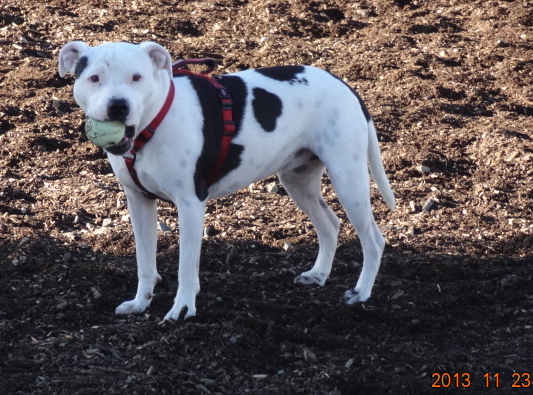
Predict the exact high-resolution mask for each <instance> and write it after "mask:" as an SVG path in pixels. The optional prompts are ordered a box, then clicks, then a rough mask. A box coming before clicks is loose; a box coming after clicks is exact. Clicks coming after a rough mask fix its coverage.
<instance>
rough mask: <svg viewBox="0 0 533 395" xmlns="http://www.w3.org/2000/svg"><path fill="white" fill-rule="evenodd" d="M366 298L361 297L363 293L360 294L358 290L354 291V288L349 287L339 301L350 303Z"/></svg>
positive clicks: (364, 300) (363, 300)
mask: <svg viewBox="0 0 533 395" xmlns="http://www.w3.org/2000/svg"><path fill="white" fill-rule="evenodd" d="M368 298H369V297H368V296H367V297H366V298H365V297H363V295H361V293H359V291H356V290H355V289H349V290H348V291H346V292H345V293H344V295H342V298H341V301H342V302H343V303H344V304H348V305H351V304H355V303H358V302H361V303H362V302H366V301H367V300H368Z"/></svg>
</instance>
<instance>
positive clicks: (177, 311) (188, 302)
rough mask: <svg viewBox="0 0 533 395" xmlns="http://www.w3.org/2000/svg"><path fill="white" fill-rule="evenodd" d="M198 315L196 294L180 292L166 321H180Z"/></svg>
mask: <svg viewBox="0 0 533 395" xmlns="http://www.w3.org/2000/svg"><path fill="white" fill-rule="evenodd" d="M195 315H196V293H195V292H183V291H181V290H178V295H177V296H176V299H174V306H172V308H171V309H170V311H169V312H168V313H167V315H166V316H165V318H164V320H165V321H168V320H173V321H179V320H181V319H187V318H189V317H194V316H195Z"/></svg>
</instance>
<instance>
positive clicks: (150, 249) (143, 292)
mask: <svg viewBox="0 0 533 395" xmlns="http://www.w3.org/2000/svg"><path fill="white" fill-rule="evenodd" d="M126 197H127V200H128V208H129V212H130V219H131V224H132V226H133V234H134V236H135V246H136V255H137V276H138V278H139V283H138V286H137V294H136V295H135V299H133V300H130V301H127V302H124V303H122V304H121V305H120V306H118V307H117V309H116V311H115V312H116V313H117V314H131V313H142V312H143V311H145V310H146V308H147V307H148V306H149V305H150V302H151V301H152V297H153V292H154V286H155V285H156V283H158V282H159V281H161V276H160V275H159V273H158V272H157V267H156V249H157V202H156V200H152V199H147V198H145V197H144V196H143V195H142V193H141V192H139V191H137V190H128V189H126Z"/></svg>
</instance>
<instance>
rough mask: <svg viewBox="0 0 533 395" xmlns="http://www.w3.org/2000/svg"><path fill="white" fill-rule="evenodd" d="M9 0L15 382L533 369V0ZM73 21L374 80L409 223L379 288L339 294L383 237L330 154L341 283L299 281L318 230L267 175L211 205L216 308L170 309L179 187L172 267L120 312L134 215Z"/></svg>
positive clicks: (307, 389)
mask: <svg viewBox="0 0 533 395" xmlns="http://www.w3.org/2000/svg"><path fill="white" fill-rule="evenodd" d="M0 7H1V8H0V54H1V61H0V356H1V357H0V393H2V394H119V393H131V394H133V393H136V394H145V393H152V392H157V393H160V394H172V393H180V394H187V393H192V394H244V393H253V394H269V393H272V394H284V393H286V394H335V395H337V394H346V395H348V394H382V393H391V394H422V393H427V392H430V391H431V390H434V391H435V392H439V390H437V389H433V387H434V386H438V385H440V386H441V388H440V391H443V392H448V393H454V392H456V391H458V390H459V389H460V388H461V389H462V388H464V391H463V392H465V393H500V394H504V393H512V394H520V393H527V392H528V391H531V388H533V384H532V383H531V381H533V377H532V376H533V280H532V277H533V265H532V264H533V253H532V247H533V188H532V181H533V121H532V117H533V60H532V59H533V44H532V43H533V40H532V38H533V31H532V26H533V17H532V16H533V3H532V2H530V1H522V0H520V1H518V0H516V1H512V0H507V1H504V0H494V1H480V0H473V1H458V0H453V1H442V0H435V1H422V0H419V1H410V0H394V1H388V0H374V1H365V0H363V1H357V2H348V1H341V0H333V1H325V0H313V1H305V0H295V1H291V2H288V1H278V0H219V1H214V2H212V1H183V2H179V4H177V5H173V4H172V2H167V1H162V0H152V1H145V0H139V1H133V2H124V1H119V0H113V1H108V2H103V1H99V0H86V1H83V2H82V1H77V0H73V1H68V2H67V1H63V0H50V1H46V2H44V1H43V2H30V1H28V2H21V1H14V0H3V1H2V5H1V6H0ZM73 39H83V40H85V41H87V42H88V43H90V44H91V45H97V44H100V43H102V42H104V41H117V40H125V41H131V42H141V41H146V40H152V41H156V42H158V43H160V44H162V45H164V46H165V47H167V48H168V49H169V51H170V52H171V53H172V55H173V57H174V59H183V58H190V57H212V58H214V59H216V61H217V62H218V64H219V69H218V72H219V73H228V72H233V71H238V70H243V69H248V68H253V67H263V66H273V65H282V64H311V65H314V66H318V67H322V68H325V69H328V70H329V71H331V72H333V73H334V74H336V75H338V76H340V77H342V78H343V79H344V80H345V81H347V82H348V83H349V84H350V85H351V86H353V87H354V88H355V89H356V90H357V91H358V92H359V93H360V95H361V96H362V97H363V98H364V100H365V101H366V103H367V105H368V107H369V109H370V111H371V113H372V115H373V118H374V120H375V123H376V126H377V129H378V133H379V137H380V141H381V147H382V151H383V159H384V163H385V167H386V170H387V172H388V174H389V177H390V180H391V183H392V185H393V188H394V190H395V193H396V195H397V200H398V209H397V210H396V212H390V211H389V210H388V209H387V208H386V206H385V204H384V203H383V202H382V200H381V198H380V197H379V195H378V193H377V191H376V190H375V189H373V191H372V199H373V203H374V209H375V216H376V219H377V221H378V223H379V225H380V227H381V228H382V230H383V232H384V234H385V236H386V238H387V242H388V245H387V248H386V250H385V254H384V257H383V263H382V268H381V271H380V274H379V275H378V278H377V281H376V285H375V287H374V292H373V297H372V298H371V299H370V300H369V301H368V302H367V303H364V304H360V305H355V306H345V305H343V304H342V303H340V301H339V298H340V296H341V295H342V294H343V292H344V291H345V290H346V289H347V288H349V287H352V286H353V285H354V283H355V280H356V278H357V276H358V273H359V270H360V267H361V265H360V262H361V259H362V256H361V250H360V245H359V241H358V239H357V236H356V235H355V234H354V232H353V230H352V229H351V227H350V225H349V223H348V221H347V220H346V217H345V214H344V212H343V210H342V207H341V206H340V205H339V203H338V202H337V200H336V197H335V194H334V191H333V189H332V188H331V186H330V184H329V182H328V180H327V177H325V178H324V194H325V196H326V197H327V201H328V202H329V203H330V204H331V205H332V207H333V208H334V209H335V211H336V212H337V213H338V215H339V217H340V218H342V221H343V225H342V231H341V238H340V244H339V249H338V253H337V255H336V259H335V263H334V269H333V272H332V274H331V277H330V279H329V281H328V283H327V284H326V286H325V287H323V288H321V287H305V286H296V285H295V284H293V279H294V277H295V276H296V275H298V274H299V273H300V272H302V271H304V270H307V269H308V268H309V267H310V265H311V264H312V262H313V260H314V258H315V256H316V253H317V239H316V235H315V233H314V230H313V228H312V226H311V224H310V222H309V221H308V220H307V218H305V216H304V215H303V214H302V213H301V212H299V211H297V210H295V209H294V206H293V205H292V204H291V203H290V201H289V199H288V197H287V195H286V193H285V191H284V190H283V189H282V188H281V187H280V186H279V185H277V186H278V187H279V188H278V189H276V188H272V183H276V182H277V181H276V179H275V178H269V179H267V180H266V181H264V182H261V183H256V184H254V185H252V186H250V188H248V189H246V190H243V191H240V192H238V193H237V194H235V195H233V196H230V197H227V198H224V199H219V200H217V201H213V202H212V203H211V204H210V205H209V207H208V210H207V214H206V226H209V232H207V235H206V237H205V238H204V243H203V254H202V259H201V286H202V292H201V293H200V295H199V297H198V301H197V307H198V315H197V317H194V318H191V319H188V320H186V321H182V322H177V323H169V322H166V323H161V319H162V317H163V316H164V315H165V313H166V312H167V310H168V309H169V308H170V307H171V305H172V299H173V296H174V294H175V289H176V278H177V275H176V270H177V250H178V248H179V247H178V234H177V232H176V229H175V228H176V214H177V213H176V211H175V208H173V207H172V206H170V205H169V204H167V203H162V204H161V205H160V209H159V215H160V216H159V220H160V225H161V229H162V230H161V231H160V232H159V249H158V263H159V267H160V273H161V274H162V276H163V282H162V283H161V284H160V285H159V286H158V288H157V289H156V292H157V294H156V295H155V298H154V301H153V303H152V306H151V307H150V309H149V310H148V312H147V313H146V314H143V315H138V316H131V317H129V316H128V317H124V316H116V315H115V314H114V310H115V307H116V306H117V305H119V304H120V303H121V302H122V301H124V300H126V299H128V298H131V296H132V295H133V293H134V292H135V286H136V270H135V264H134V262H135V258H134V253H135V252H134V247H133V236H132V233H131V229H130V225H129V222H128V213H127V207H126V205H125V199H124V194H123V192H122V190H121V187H120V185H119V184H118V183H117V181H116V179H115V178H114V176H113V174H112V173H111V169H110V166H109V165H108V163H107V160H106V158H105V156H104V155H103V153H102V152H101V150H99V149H98V148H96V147H95V146H93V145H92V144H91V143H90V142H88V141H87V138H86V137H85V135H84V132H83V122H84V119H83V114H82V112H81V110H80V109H79V108H78V107H77V105H76V104H75V102H74V100H73V98H72V84H73V80H72V78H70V77H69V78H66V79H62V78H60V77H59V75H58V73H57V55H58V52H59V49H60V48H61V46H62V45H64V44H65V43H67V42H68V41H70V40H73ZM169 229H170V230H169ZM487 380H488V381H487ZM528 380H530V381H528ZM487 385H488V386H489V387H491V388H487ZM498 385H499V388H497V386H498ZM513 385H515V386H518V387H520V388H513ZM444 387H448V388H447V389H446V388H444ZM526 387H529V388H526Z"/></svg>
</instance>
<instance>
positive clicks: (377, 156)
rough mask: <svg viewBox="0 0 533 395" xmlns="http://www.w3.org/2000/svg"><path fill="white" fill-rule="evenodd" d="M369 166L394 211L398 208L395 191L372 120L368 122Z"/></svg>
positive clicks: (388, 204) (386, 200)
mask: <svg viewBox="0 0 533 395" xmlns="http://www.w3.org/2000/svg"><path fill="white" fill-rule="evenodd" d="M368 166H369V167H370V173H371V174H372V178H373V179H374V181H375V182H376V184H377V186H378V189H379V192H380V193H381V196H382V197H383V200H385V203H387V206H389V207H390V208H391V210H393V211H394V210H395V209H396V199H395V198H394V192H392V188H391V186H390V183H389V179H388V178H387V174H385V168H384V167H383V161H382V160H381V151H380V149H379V143H378V137H377V135H376V129H375V127H374V122H372V120H370V121H369V122H368Z"/></svg>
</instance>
